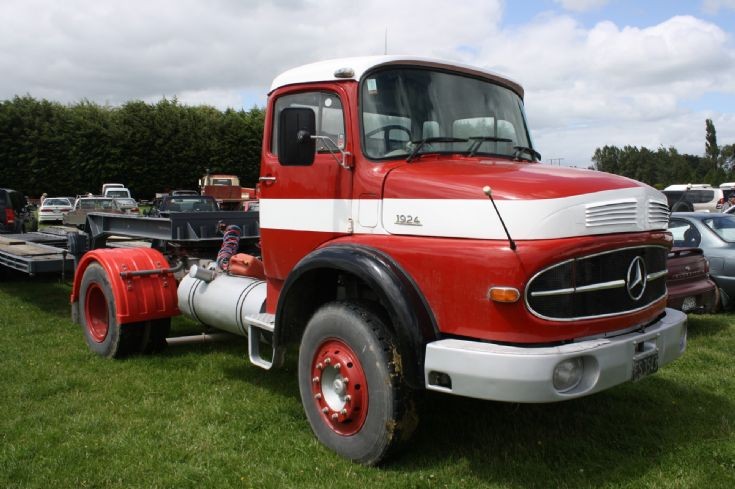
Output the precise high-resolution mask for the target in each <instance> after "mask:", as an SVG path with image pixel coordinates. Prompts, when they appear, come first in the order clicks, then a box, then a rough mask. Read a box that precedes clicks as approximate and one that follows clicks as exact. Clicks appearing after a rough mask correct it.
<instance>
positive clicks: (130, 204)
mask: <svg viewBox="0 0 735 489" xmlns="http://www.w3.org/2000/svg"><path fill="white" fill-rule="evenodd" d="M115 202H117V205H118V207H120V209H122V210H123V211H124V212H125V214H140V209H139V208H138V202H136V200H135V199H132V198H131V199H128V198H121V199H115Z"/></svg>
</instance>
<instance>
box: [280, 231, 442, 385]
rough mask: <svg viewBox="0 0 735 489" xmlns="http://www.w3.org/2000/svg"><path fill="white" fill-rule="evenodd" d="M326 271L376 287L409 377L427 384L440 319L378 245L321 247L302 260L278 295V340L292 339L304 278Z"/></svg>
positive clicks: (406, 275)
mask: <svg viewBox="0 0 735 489" xmlns="http://www.w3.org/2000/svg"><path fill="white" fill-rule="evenodd" d="M320 269H321V270H333V271H338V272H339V271H341V272H346V273H349V274H351V275H354V276H355V277H357V278H358V279H360V280H361V281H363V282H364V283H365V284H366V285H367V286H368V287H370V289H372V290H373V292H374V293H375V294H376V295H377V297H378V299H379V300H380V303H381V304H382V305H383V306H384V307H385V309H386V311H387V313H388V314H389V316H390V318H391V321H392V325H393V331H394V333H395V334H396V339H397V342H398V347H399V349H400V354H401V366H400V368H402V369H403V372H404V378H405V379H406V380H407V382H408V383H409V385H410V386H411V387H414V388H423V387H424V357H425V354H426V344H427V343H429V342H431V341H435V340H436V339H438V338H439V336H440V333H439V329H438V327H437V325H436V320H435V318H434V315H433V314H432V312H431V308H430V307H429V305H428V303H427V302H426V299H425V298H424V296H423V294H422V293H421V292H420V290H419V288H418V286H417V285H416V284H415V282H414V281H413V279H412V278H411V277H410V276H409V275H408V274H407V273H406V272H405V271H404V270H403V269H402V268H401V267H400V266H399V265H398V264H397V263H396V262H395V261H394V260H392V259H391V258H390V257H389V256H387V255H386V254H384V253H383V252H381V251H378V250H376V249H374V248H370V247H367V246H359V245H354V244H336V245H331V246H326V247H324V248H320V249H318V250H316V251H314V252H312V253H310V254H309V255H307V256H306V257H304V258H303V259H302V260H301V261H299V263H298V264H297V265H296V266H295V267H294V269H293V270H292V271H291V273H289V275H288V278H287V279H286V282H285V283H284V284H283V288H282V290H281V294H280V296H279V298H278V305H277V307H276V325H275V331H274V333H275V341H276V344H284V343H285V342H286V340H287V338H288V335H289V332H288V326H287V325H289V324H291V323H292V322H293V321H294V315H295V314H298V309H299V308H298V307H293V306H294V301H297V300H298V296H299V294H298V292H299V288H300V287H299V286H298V285H299V283H300V282H301V279H302V278H304V277H305V275H307V274H308V273H309V272H311V271H315V270H320ZM294 292H296V293H294Z"/></svg>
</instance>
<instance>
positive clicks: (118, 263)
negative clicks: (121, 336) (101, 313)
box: [71, 248, 179, 324]
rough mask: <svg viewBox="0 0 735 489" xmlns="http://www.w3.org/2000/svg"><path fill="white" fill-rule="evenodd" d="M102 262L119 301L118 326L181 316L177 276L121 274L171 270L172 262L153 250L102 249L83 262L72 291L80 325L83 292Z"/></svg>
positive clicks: (72, 300) (164, 273) (79, 266)
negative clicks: (91, 271)
mask: <svg viewBox="0 0 735 489" xmlns="http://www.w3.org/2000/svg"><path fill="white" fill-rule="evenodd" d="M92 263H98V264H99V265H100V266H101V267H102V268H103V269H104V270H105V273H107V278H108V279H109V281H110V285H111V287H112V294H113V296H114V297H113V300H114V301H115V311H116V319H117V322H118V324H126V323H137V322H141V321H148V320H152V319H162V318H167V317H171V316H176V315H178V314H179V306H178V298H177V295H176V285H177V284H176V278H175V277H174V275H173V273H170V272H163V273H160V274H155V275H142V276H135V277H127V278H123V277H122V276H121V275H120V273H121V272H138V271H143V270H156V269H166V268H168V260H166V258H165V257H164V256H163V255H162V254H161V252H159V251H158V250H155V249H152V248H116V249H110V248H101V249H96V250H92V251H89V252H87V253H85V254H84V256H83V257H82V259H81V260H80V261H79V265H78V266H77V269H76V272H75V274H74V284H73V286H72V292H71V306H72V317H73V319H74V321H75V322H79V311H78V304H79V289H80V287H81V284H82V277H83V276H84V272H85V270H86V269H87V267H88V266H89V265H91V264H92Z"/></svg>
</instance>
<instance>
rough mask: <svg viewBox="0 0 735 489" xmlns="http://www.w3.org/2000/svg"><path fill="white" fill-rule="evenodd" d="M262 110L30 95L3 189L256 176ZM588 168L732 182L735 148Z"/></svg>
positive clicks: (14, 116) (140, 191) (1, 149)
mask: <svg viewBox="0 0 735 489" xmlns="http://www.w3.org/2000/svg"><path fill="white" fill-rule="evenodd" d="M264 119H265V110H264V109H262V108H258V107H254V108H252V109H250V110H248V111H245V110H233V109H227V110H225V111H220V110H217V109H215V108H213V107H209V106H193V107H192V106H186V105H182V104H181V103H179V102H178V100H177V99H175V98H174V99H166V98H164V99H162V100H160V101H159V102H157V103H152V104H151V103H146V102H142V101H131V102H127V103H125V104H124V105H122V106H120V107H110V106H106V105H105V106H101V105H98V104H96V103H93V102H89V101H82V102H79V103H76V104H72V105H63V104H60V103H57V102H51V101H48V100H36V99H34V98H33V97H30V96H25V97H15V98H13V99H12V100H5V101H2V102H0V187H9V188H14V189H16V190H19V191H21V192H24V193H25V194H26V195H29V196H31V197H38V196H40V195H41V194H42V193H44V192H46V193H48V195H71V196H73V195H77V194H81V193H87V192H92V193H97V192H99V189H100V187H101V186H102V184H103V183H105V182H116V183H124V184H126V185H128V187H129V188H130V189H131V191H132V192H133V195H134V196H135V197H137V198H141V199H147V198H151V197H152V196H153V195H154V194H155V193H156V192H162V191H167V190H173V189H196V188H197V181H198V179H199V178H200V177H201V176H202V175H203V174H204V173H205V172H206V171H207V170H209V171H210V172H211V173H230V174H235V175H238V176H239V177H240V179H241V181H242V185H244V186H250V187H252V186H254V185H255V183H256V182H257V179H258V174H259V166H260V152H261V137H262V133H263V123H264ZM592 161H593V162H594V167H593V168H594V169H597V170H600V171H605V172H608V173H615V174H618V175H623V176H626V177H630V178H633V179H635V180H639V181H642V182H645V183H648V184H649V185H652V186H655V187H657V188H663V187H665V186H667V185H670V184H672V183H710V184H713V185H718V184H720V183H722V182H733V181H735V144H729V145H724V146H719V145H718V144H717V133H716V129H715V126H714V124H713V123H712V121H711V120H710V119H707V120H706V121H705V154H704V156H696V155H689V154H682V153H679V152H678V151H677V150H676V148H673V147H669V148H663V147H660V148H658V149H655V150H651V149H648V148H645V147H640V148H638V147H636V146H624V147H622V148H619V147H617V146H604V147H602V148H597V149H596V150H595V152H594V155H593V157H592Z"/></svg>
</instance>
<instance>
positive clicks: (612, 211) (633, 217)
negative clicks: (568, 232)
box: [584, 199, 638, 227]
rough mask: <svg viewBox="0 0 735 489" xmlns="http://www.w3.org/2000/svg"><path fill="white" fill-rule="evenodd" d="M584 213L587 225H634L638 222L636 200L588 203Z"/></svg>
mask: <svg viewBox="0 0 735 489" xmlns="http://www.w3.org/2000/svg"><path fill="white" fill-rule="evenodd" d="M584 214H585V224H586V226H587V227H600V226H620V225H635V224H637V222H638V220H637V217H638V201H637V200H635V199H625V200H618V201H614V202H605V203H602V204H589V205H587V207H586V208H585V212H584Z"/></svg>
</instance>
